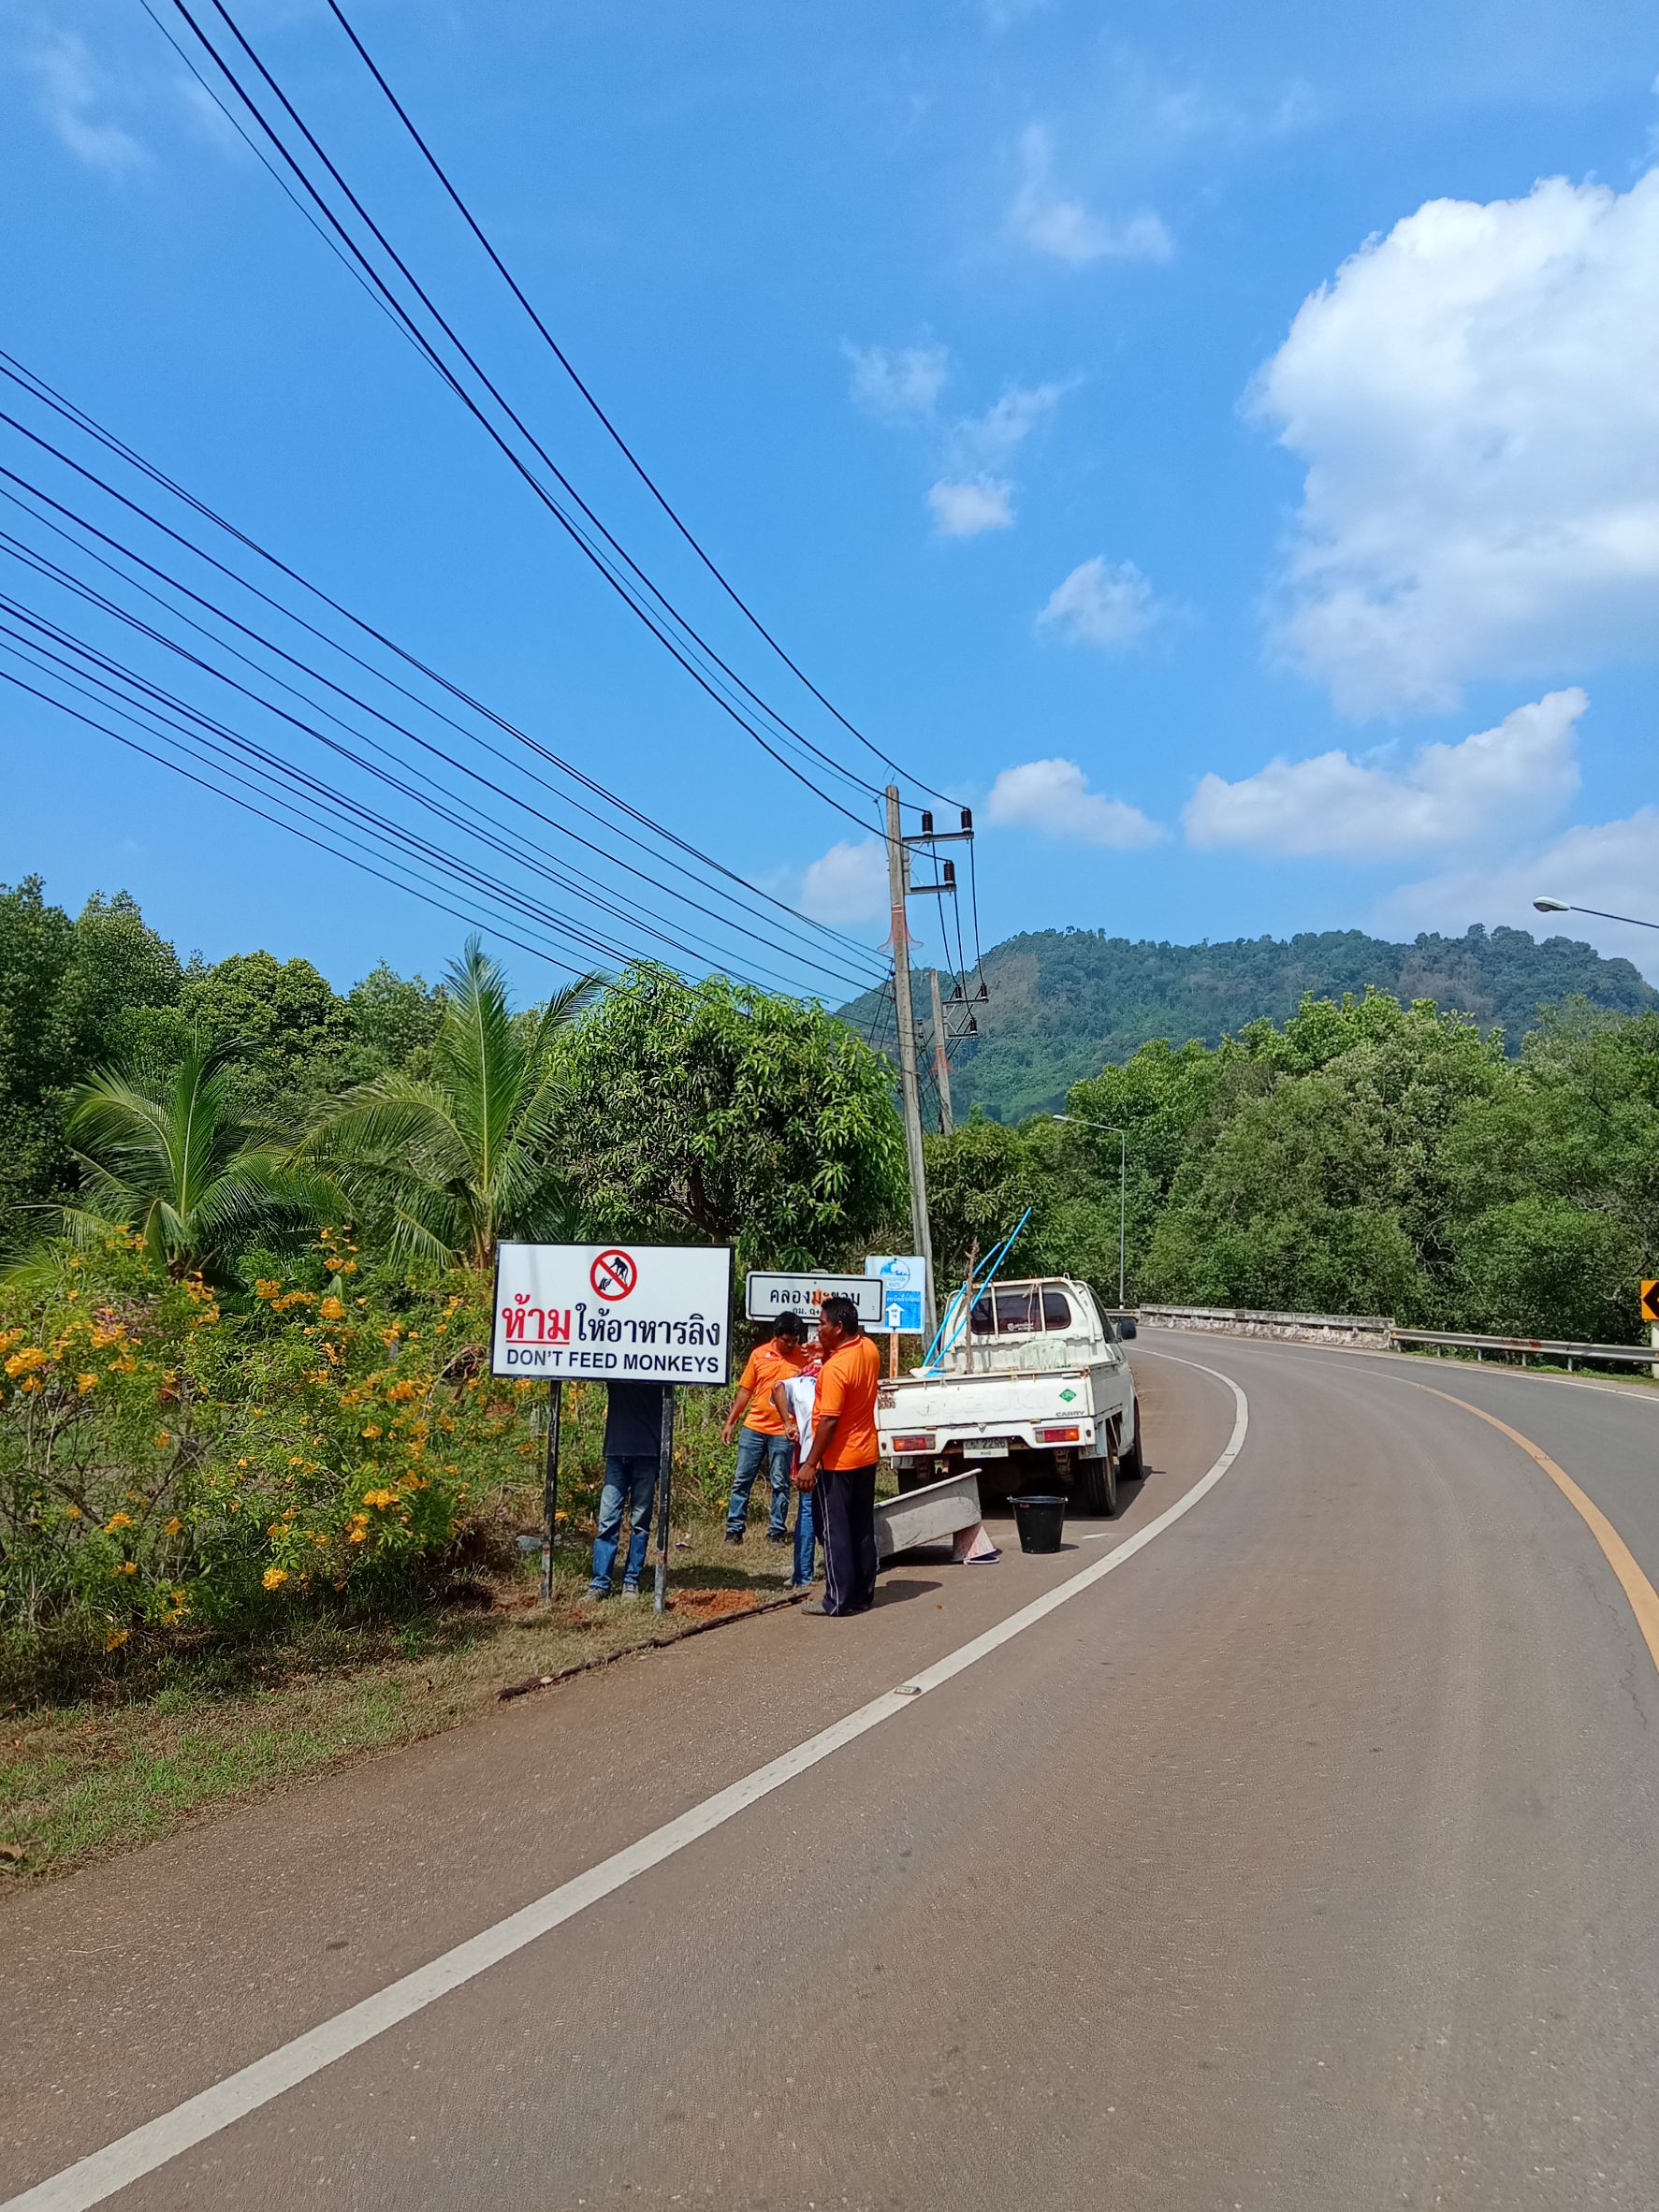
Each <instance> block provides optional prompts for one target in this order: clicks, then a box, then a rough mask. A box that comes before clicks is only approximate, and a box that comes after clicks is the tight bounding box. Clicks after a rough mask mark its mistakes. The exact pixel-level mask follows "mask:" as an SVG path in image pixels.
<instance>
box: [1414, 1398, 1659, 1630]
mask: <svg viewBox="0 0 1659 2212" xmlns="http://www.w3.org/2000/svg"><path fill="white" fill-rule="evenodd" d="M1401 1380H1402V1381H1403V1382H1404V1380H1405V1377H1404V1375H1403V1376H1402V1377H1401ZM1408 1387H1409V1388H1410V1389H1412V1390H1422V1391H1425V1392H1426V1393H1427V1395H1428V1396H1429V1397H1431V1398H1444V1399H1445V1401H1446V1403H1447V1404H1448V1405H1461V1406H1462V1407H1463V1411H1464V1412H1465V1413H1472V1414H1473V1415H1474V1416H1475V1418H1476V1419H1477V1420H1481V1421H1487V1422H1489V1423H1490V1424H1491V1425H1492V1428H1494V1429H1499V1430H1501V1431H1502V1432H1503V1433H1504V1434H1505V1435H1506V1436H1507V1437H1508V1439H1509V1441H1510V1443H1511V1444H1519V1445H1520V1447H1521V1450H1522V1451H1524V1452H1525V1453H1526V1455H1527V1457H1528V1458H1529V1459H1532V1460H1535V1461H1536V1462H1537V1463H1538V1465H1539V1466H1540V1467H1542V1468H1543V1470H1544V1472H1545V1474H1546V1475H1548V1476H1549V1477H1550V1481H1551V1482H1553V1483H1554V1485H1555V1487H1556V1489H1557V1490H1558V1491H1560V1492H1561V1494H1562V1496H1563V1497H1564V1498H1565V1500H1566V1502H1567V1504H1568V1505H1569V1506H1572V1508H1573V1510H1574V1511H1575V1512H1576V1513H1577V1514H1578V1516H1579V1519H1580V1520H1581V1521H1583V1523H1584V1525H1585V1527H1586V1528H1587V1529H1588V1530H1589V1531H1590V1533H1591V1535H1593V1536H1594V1538H1595V1540H1596V1542H1597V1543H1598V1544H1599V1545H1600V1546H1601V1550H1602V1556H1603V1557H1604V1558H1605V1559H1606V1561H1607V1563H1608V1566H1610V1567H1611V1568H1612V1570H1613V1572H1614V1574H1615V1575H1617V1576H1618V1578H1619V1586H1620V1588H1621V1589H1622V1590H1623V1593H1624V1594H1625V1596H1626V1597H1627V1598H1628V1599H1629V1600H1630V1609H1631V1611H1632V1612H1633V1613H1634V1614H1635V1615H1636V1624H1637V1627H1638V1628H1639V1629H1640V1630H1641V1633H1642V1641H1643V1642H1644V1643H1645V1644H1646V1645H1647V1647H1648V1656H1649V1658H1650V1659H1652V1662H1653V1666H1654V1668H1655V1670H1659V1590H1655V1589H1654V1588H1653V1585H1652V1582H1650V1581H1649V1580H1648V1578H1647V1577H1646V1575H1644V1574H1643V1573H1642V1570H1641V1568H1640V1567H1639V1566H1638V1565H1637V1562H1636V1556H1635V1554H1634V1553H1633V1552H1632V1550H1631V1549H1630V1546H1629V1545H1628V1544H1627V1543H1626V1542H1625V1541H1624V1539H1623V1536H1622V1535H1620V1534H1619V1532H1618V1530H1617V1529H1616V1528H1615V1527H1614V1526H1613V1524H1612V1522H1611V1521H1609V1520H1608V1517H1607V1515H1606V1514H1605V1513H1604V1512H1603V1511H1602V1509H1601V1507H1600V1506H1598V1505H1597V1504H1596V1503H1595V1501H1594V1498H1590V1497H1587V1496H1586V1495H1585V1493H1584V1492H1582V1491H1581V1490H1580V1489H1579V1486H1578V1484H1577V1483H1576V1482H1575V1481H1574V1480H1573V1478H1572V1477H1571V1476H1570V1475H1569V1474H1568V1473H1567V1471H1566V1469H1565V1468H1564V1467H1558V1466H1557V1465H1556V1463H1555V1462H1554V1461H1553V1460H1552V1459H1551V1458H1550V1454H1549V1453H1548V1452H1547V1451H1544V1450H1542V1449H1541V1448H1539V1447H1538V1446H1537V1445H1535V1443H1534V1442H1533V1440H1532V1438H1531V1437H1530V1436H1523V1435H1522V1434H1521V1431H1520V1430H1519V1429H1512V1428H1511V1427H1510V1426H1509V1424H1508V1422H1507V1421H1501V1420H1499V1419H1498V1417H1497V1415H1496V1414H1495V1413H1488V1412H1487V1410H1486V1408H1485V1406H1483V1405H1476V1404H1471V1402H1470V1401H1469V1400H1468V1399H1467V1398H1457V1397H1454V1396H1453V1395H1452V1393H1451V1391H1449V1390H1436V1389H1435V1388H1434V1386H1433V1383H1420V1382H1413V1383H1411V1384H1410V1385H1409V1386H1408Z"/></svg>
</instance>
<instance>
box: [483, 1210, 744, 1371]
mask: <svg viewBox="0 0 1659 2212" xmlns="http://www.w3.org/2000/svg"><path fill="white" fill-rule="evenodd" d="M489 1368H490V1373H491V1374H492V1375H513V1376H517V1377H522V1376H531V1377H545V1378H546V1380H547V1381H549V1382H559V1381H567V1380H569V1379H571V1378H573V1377H577V1376H582V1375H590V1376H593V1377H595V1378H597V1379H600V1380H604V1381H607V1382H672V1383H724V1382H728V1381H729V1380H730V1379H731V1372H732V1255H731V1252H730V1251H729V1250H728V1249H727V1248H726V1246H724V1245H723V1244H722V1245H709V1244H518V1243H513V1242H503V1243H502V1244H498V1245H497V1246H496V1259H495V1325H494V1330H493V1332H492V1337H491V1344H490V1360H489Z"/></svg>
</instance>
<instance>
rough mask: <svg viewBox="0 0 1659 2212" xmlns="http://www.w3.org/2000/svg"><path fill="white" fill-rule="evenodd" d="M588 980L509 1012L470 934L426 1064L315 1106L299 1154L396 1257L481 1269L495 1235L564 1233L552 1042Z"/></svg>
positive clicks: (567, 1190) (570, 1206) (566, 1206)
mask: <svg viewBox="0 0 1659 2212" xmlns="http://www.w3.org/2000/svg"><path fill="white" fill-rule="evenodd" d="M591 989H592V981H591V979H590V978H585V979H583V981H581V982H577V983H574V984H572V985H571V986H570V987H569V988H568V989H566V990H563V991H560V992H559V993H557V994H556V995H555V997H552V998H551V999H549V1000H548V1002H547V1004H546V1006H545V1007H543V1008H542V1009H541V1010H540V1011H539V1012H537V1013H535V1014H534V1015H532V1016H531V1017H529V1018H528V1019H527V1020H515V1018H514V1015H513V1012H512V1010H511V1008H510V1007H509V1005H508V1001H507V988H506V982H505V979H504V978H503V976H502V970H501V968H500V967H499V966H498V965H497V963H496V962H495V961H493V960H492V959H490V958H489V957H488V954H487V953H485V952H484V950H483V947H482V946H481V944H480V943H479V940H478V939H476V938H472V939H468V942H467V946H466V950H465V952H464V953H463V954H462V956H461V958H460V959H459V960H458V961H457V962H456V963H455V965H454V966H453V967H452V968H450V970H449V976H448V981H447V984H446V987H445V993H444V1010H443V1017H442V1021H441V1023H440V1025H439V1027H438V1032H437V1035H436V1037H435V1038H434V1039H433V1041H432V1045H431V1073H430V1074H429V1076H417V1075H412V1074H406V1073H403V1072H401V1071H398V1070H393V1071H392V1072H390V1073H388V1074H386V1075H382V1076H378V1077H376V1078H375V1079H374V1080H373V1081H371V1082H370V1083H366V1084H358V1085H357V1087H356V1088H355V1089H353V1090H352V1091H351V1092H349V1093H348V1094H347V1095H346V1097H345V1098H344V1099H341V1100H339V1101H338V1102H337V1103H335V1104H333V1105H332V1106H329V1107H327V1108H325V1109H324V1110H323V1111H322V1113H320V1114H319V1116H318V1118H317V1120H316V1121H315V1123H314V1124H313V1128H312V1129H311V1131H310V1132H309V1134H308V1136H307V1137H306V1139H305V1141H304V1142H303V1144H302V1145H301V1147H300V1148H299V1154H298V1157H300V1158H301V1159H303V1160H304V1161H306V1162H307V1163H309V1164H310V1165H312V1166H314V1167H317V1168H321V1169H323V1170H324V1171H327V1174H328V1175H329V1177H330V1178H331V1180H332V1181H333V1183H334V1185H335V1186H336V1187H337V1188H338V1189H339V1191H340V1192H341V1194H342V1200H343V1201H344V1206H345V1209H346V1210H347V1211H348V1212H349V1213H351V1214H352V1215H354V1217H355V1218H356V1219H357V1220H358V1221H359V1222H360V1223H361V1224H362V1226H363V1227H364V1228H365V1229H367V1230H369V1231H370V1232H371V1233H375V1234H378V1235H379V1236H381V1237H382V1238H383V1239H384V1240H385V1242H386V1245H387V1247H388V1248H389V1250H390V1251H391V1252H392V1253H393V1254H394V1255H396V1256H398V1257H400V1258H403V1259H418V1260H425V1261H428V1262H436V1263H440V1264H447V1263H452V1262H458V1263H459V1264H461V1265H463V1266H467V1267H472V1268H477V1269H482V1268H486V1267H488V1265H489V1264H490V1261H491V1259H493V1258H494V1255H495V1247H496V1242H497V1239H498V1238H501V1237H503V1236H507V1237H529V1238H545V1239H547V1240H549V1241H553V1240H557V1239H559V1238H561V1237H568V1236H570V1235H572V1234H573V1233H574V1231H575V1226H576V1223H577V1220H578V1216H579V1213H580V1208H579V1206H578V1204H577V1201H576V1200H575V1197H574V1196H573V1187H574V1186H573V1183H572V1180H571V1178H570V1177H569V1176H568V1175H567V1174H566V1173H565V1172H564V1171H563V1167H562V1163H561V1161H560V1137H559V1132H558V1129H557V1127H556V1116H555V1109H556V1104H557V1100H558V1092H557V1087H556V1084H555V1078H554V1046H555V1043H556V1041H558V1039H559V1037H560V1032H561V1030H563V1029H565V1028H566V1027H567V1026H568V1025H569V1024H570V1023H571V1022H572V1021H573V1020H574V1018H575V1015H576V1013H577V1012H578V1011H579V1010H580V1008H581V1006H582V1004H583V1003H584V1001H585V1000H586V998H587V997H588V995H589V992H590V990H591Z"/></svg>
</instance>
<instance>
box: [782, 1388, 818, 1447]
mask: <svg viewBox="0 0 1659 2212" xmlns="http://www.w3.org/2000/svg"><path fill="white" fill-rule="evenodd" d="M783 1394H784V1396H785V1398H786V1399H787V1400H788V1401H789V1409H790V1412H791V1413H792V1414H793V1416H794V1420H795V1426H796V1428H798V1429H799V1430H800V1432H801V1457H802V1459H803V1460H804V1459H805V1458H806V1456H807V1454H808V1452H809V1451H810V1450H811V1448H812V1408H813V1406H814V1405H815V1404H817V1402H818V1377H817V1375H791V1376H790V1378H789V1380H788V1381H787V1382H786V1383H785V1384H784V1386H783Z"/></svg>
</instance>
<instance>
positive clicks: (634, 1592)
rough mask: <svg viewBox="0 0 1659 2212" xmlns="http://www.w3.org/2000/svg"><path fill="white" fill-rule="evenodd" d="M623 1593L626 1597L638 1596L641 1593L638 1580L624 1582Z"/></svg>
mask: <svg viewBox="0 0 1659 2212" xmlns="http://www.w3.org/2000/svg"><path fill="white" fill-rule="evenodd" d="M622 1595H623V1596H624V1597H638V1596H639V1595H640V1587H639V1584H638V1583H637V1582H624V1583H623V1585H622Z"/></svg>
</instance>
